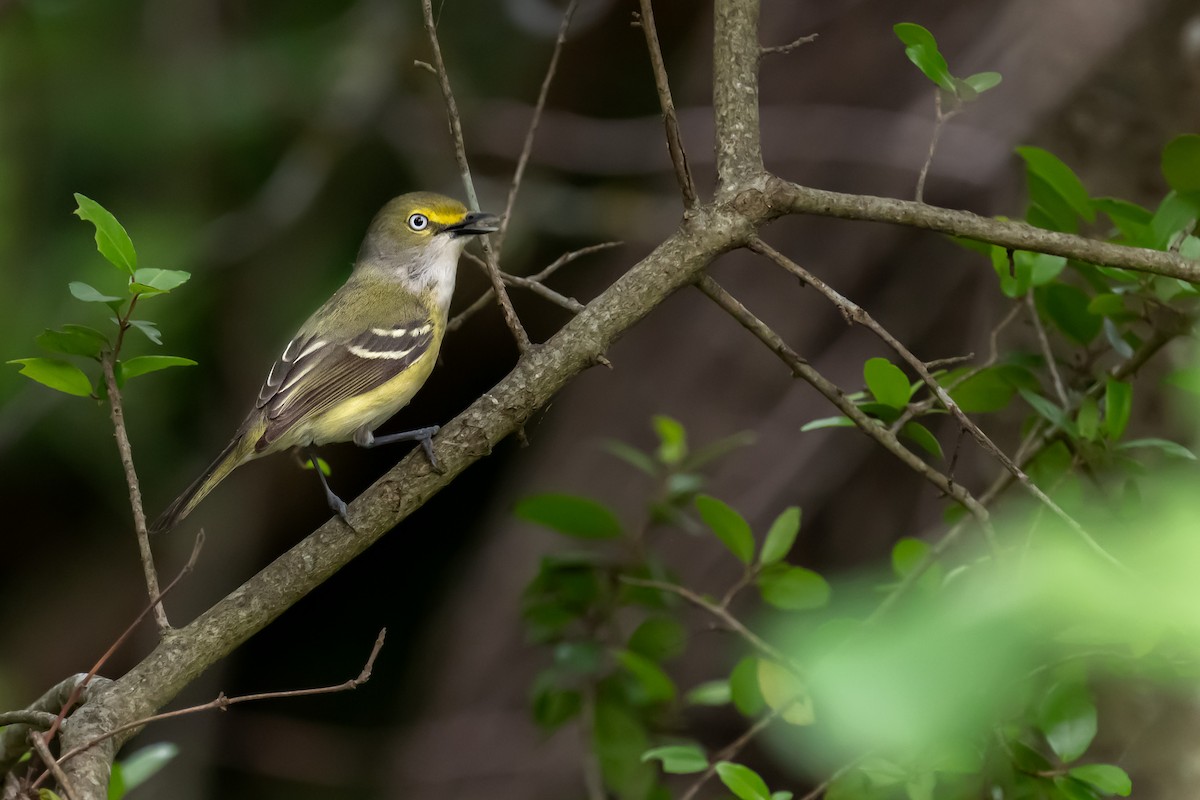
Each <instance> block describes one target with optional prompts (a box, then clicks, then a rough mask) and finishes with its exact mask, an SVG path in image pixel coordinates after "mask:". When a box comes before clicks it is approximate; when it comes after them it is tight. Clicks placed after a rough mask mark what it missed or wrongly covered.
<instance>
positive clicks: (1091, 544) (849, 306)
mask: <svg viewBox="0 0 1200 800" xmlns="http://www.w3.org/2000/svg"><path fill="white" fill-rule="evenodd" d="M750 249H751V250H754V251H755V252H757V253H761V254H762V255H764V256H766V257H767V258H769V259H770V260H771V261H773V262H775V263H776V264H778V265H779V266H781V267H783V268H784V269H785V270H787V271H788V272H790V273H792V274H793V275H795V276H797V277H799V278H800V279H801V280H803V281H805V282H806V283H808V284H809V285H811V286H813V287H814V288H815V289H816V290H817V291H819V292H820V293H821V294H823V295H825V297H826V298H828V299H829V301H830V302H832V303H833V304H834V305H835V306H836V307H837V308H838V309H839V310H840V311H842V313H843V314H847V315H849V316H850V317H852V318H853V319H854V321H855V322H857V323H859V324H860V325H862V326H864V327H865V328H867V329H868V330H870V331H871V332H872V333H874V334H875V335H876V336H878V337H879V338H880V339H881V340H883V341H884V342H885V343H886V344H887V345H888V346H889V347H890V348H892V350H894V351H895V352H896V354H897V355H898V356H900V358H901V359H903V360H904V361H906V362H907V363H908V364H909V366H911V367H912V368H913V369H914V370H916V371H917V374H918V375H920V376H921V379H922V380H924V381H925V384H926V386H928V387H929V389H930V391H932V392H933V393H934V395H935V396H936V397H937V398H938V400H939V401H940V402H941V404H942V405H943V406H944V407H945V409H946V410H947V411H949V412H950V413H951V414H952V415H953V416H954V418H955V419H956V420H958V422H959V424H960V425H962V426H963V427H964V428H966V429H967V431H968V432H969V433H970V434H971V436H972V437H973V438H974V439H975V441H976V442H978V443H979V446H980V447H982V448H983V449H984V450H985V451H986V452H987V453H989V454H990V455H991V456H992V457H993V458H995V459H996V460H997V461H999V462H1000V463H1001V464H1002V465H1003V466H1004V468H1005V469H1007V470H1008V471H1009V472H1011V473H1012V474H1013V477H1014V478H1016V479H1017V480H1018V481H1019V482H1020V483H1021V485H1022V486H1023V487H1024V488H1025V490H1026V491H1027V492H1029V493H1030V494H1031V495H1033V496H1034V497H1035V498H1036V499H1037V500H1038V501H1039V502H1041V503H1042V504H1043V505H1045V506H1046V507H1047V508H1049V509H1050V510H1051V511H1053V512H1054V514H1055V515H1056V516H1057V517H1058V518H1059V519H1060V520H1062V521H1063V522H1064V523H1066V525H1067V526H1068V527H1069V528H1070V529H1071V530H1072V531H1073V532H1074V533H1075V535H1076V536H1078V537H1079V538H1080V539H1081V540H1083V542H1084V544H1086V545H1087V546H1088V548H1089V549H1091V550H1092V552H1094V553H1095V554H1096V555H1097V556H1099V557H1100V558H1102V559H1103V560H1105V561H1107V562H1108V563H1109V564H1111V565H1112V566H1114V567H1116V568H1118V569H1120V570H1121V571H1122V572H1128V568H1127V567H1125V565H1124V564H1122V563H1121V562H1120V561H1119V560H1118V559H1117V558H1116V557H1115V556H1113V555H1112V554H1111V553H1109V552H1108V551H1107V550H1105V549H1104V547H1103V546H1102V545H1101V544H1100V543H1099V542H1098V541H1096V539H1095V538H1094V537H1093V536H1092V535H1091V534H1090V533H1088V531H1087V530H1086V529H1085V528H1084V527H1083V526H1082V525H1080V524H1079V522H1078V521H1077V520H1076V519H1075V518H1074V517H1072V516H1071V515H1070V514H1068V513H1067V512H1066V511H1064V510H1063V508H1062V507H1061V506H1060V505H1059V504H1058V503H1056V502H1054V501H1053V500H1052V499H1050V497H1049V496H1048V495H1047V494H1046V493H1045V492H1043V491H1042V490H1041V488H1040V487H1039V486H1038V485H1037V484H1035V483H1034V482H1033V481H1032V480H1031V479H1030V478H1029V476H1028V475H1026V474H1025V471H1024V470H1022V469H1021V468H1020V467H1019V466H1017V464H1016V462H1014V461H1013V460H1012V459H1011V458H1009V456H1008V454H1006V453H1005V452H1004V451H1003V450H1001V449H1000V448H999V447H997V446H996V443H995V442H993V441H992V440H991V438H990V437H989V436H988V435H987V434H986V433H984V432H983V430H982V429H981V428H980V427H979V426H978V425H976V424H975V422H974V420H972V419H971V418H970V417H968V416H967V415H966V414H965V413H964V412H963V410H962V409H961V408H959V407H958V404H957V403H956V402H954V399H953V398H951V397H950V395H949V393H948V392H946V390H945V389H944V388H942V386H941V384H939V383H938V382H937V380H936V379H935V378H934V377H933V375H932V374H931V373H930V372H929V370H928V369H926V368H925V362H923V361H921V359H919V358H917V357H916V356H915V355H913V354H912V352H911V351H910V350H909V349H908V348H907V347H905V346H904V345H903V344H902V343H901V342H900V340H898V339H897V338H896V337H895V336H893V335H892V334H891V333H890V332H888V330H887V329H886V328H884V327H883V326H882V325H880V324H879V323H878V322H876V321H875V319H874V318H873V317H871V315H870V314H868V313H867V312H866V311H865V310H863V308H861V307H860V306H859V305H858V304H856V303H854V302H853V301H851V300H849V299H847V298H845V297H843V296H842V295H841V294H839V293H838V292H836V291H835V290H834V289H833V288H832V287H830V286H829V285H828V284H826V283H825V282H824V281H822V280H821V279H819V278H817V277H816V276H815V275H813V274H812V273H810V272H809V271H808V270H806V269H804V268H803V267H801V266H800V265H799V264H796V263H795V262H793V261H792V260H791V259H789V258H788V257H787V256H785V255H783V254H782V253H780V252H779V251H778V250H775V249H773V248H771V247H770V246H768V245H766V244H765V243H763V242H762V241H760V240H758V239H755V240H754V241H752V242H751V243H750Z"/></svg>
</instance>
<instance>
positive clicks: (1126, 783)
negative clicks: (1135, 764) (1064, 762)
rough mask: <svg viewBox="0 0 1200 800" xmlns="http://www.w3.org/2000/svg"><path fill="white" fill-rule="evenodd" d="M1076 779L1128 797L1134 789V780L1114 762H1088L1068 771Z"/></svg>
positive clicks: (1107, 791) (1103, 790) (1109, 792)
mask: <svg viewBox="0 0 1200 800" xmlns="http://www.w3.org/2000/svg"><path fill="white" fill-rule="evenodd" d="M1067 774H1068V775H1070V776H1071V777H1072V778H1074V779H1075V780H1079V781H1083V782H1084V783H1088V784H1091V785H1092V786H1094V787H1096V788H1097V789H1098V790H1100V791H1101V792H1103V793H1104V794H1119V795H1120V796H1121V797H1128V796H1129V793H1130V792H1132V791H1133V782H1132V781H1130V780H1129V776H1128V775H1127V774H1125V770H1123V769H1121V768H1120V767H1118V766H1115V765H1113V764H1086V765H1084V766H1082V767H1072V768H1071V769H1070V770H1068V771H1067Z"/></svg>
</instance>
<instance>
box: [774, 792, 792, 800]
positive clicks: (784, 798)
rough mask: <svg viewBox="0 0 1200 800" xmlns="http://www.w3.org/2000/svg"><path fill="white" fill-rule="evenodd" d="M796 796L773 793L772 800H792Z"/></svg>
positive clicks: (786, 793) (790, 793)
mask: <svg viewBox="0 0 1200 800" xmlns="http://www.w3.org/2000/svg"><path fill="white" fill-rule="evenodd" d="M795 796H796V795H795V793H793V792H785V791H779V792H771V800H792V798H793V797H795Z"/></svg>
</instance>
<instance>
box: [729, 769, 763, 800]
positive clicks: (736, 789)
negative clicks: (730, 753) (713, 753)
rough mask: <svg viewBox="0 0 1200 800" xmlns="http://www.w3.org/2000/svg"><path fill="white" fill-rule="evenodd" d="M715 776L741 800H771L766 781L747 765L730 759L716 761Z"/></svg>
mask: <svg viewBox="0 0 1200 800" xmlns="http://www.w3.org/2000/svg"><path fill="white" fill-rule="evenodd" d="M717 777H718V778H720V779H721V783H723V784H725V786H726V787H727V788H728V789H729V791H731V792H733V793H734V794H735V795H737V796H738V797H739V798H741V800H771V790H770V789H768V788H767V784H766V781H764V780H763V779H762V778H761V777H759V775H758V773H757V772H755V771H754V770H752V769H750V768H749V767H746V766H743V765H741V764H734V763H733V762H732V761H718V762H717Z"/></svg>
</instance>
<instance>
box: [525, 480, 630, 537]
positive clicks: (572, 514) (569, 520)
mask: <svg viewBox="0 0 1200 800" xmlns="http://www.w3.org/2000/svg"><path fill="white" fill-rule="evenodd" d="M514 513H515V514H516V515H517V516H518V517H520V518H521V519H524V520H528V521H529V522H535V523H537V524H538V525H543V526H545V527H547V528H550V529H551V530H554V531H558V532H559V533H562V534H566V535H567V536H575V537H577V538H580V539H615V538H617V537H618V536H620V535H621V522H620V520H618V519H617V515H616V514H614V513H613V512H612V511H610V510H609V509H608V507H607V506H605V505H603V504H601V503H597V502H596V501H595V500H589V499H588V498H586V497H579V496H578V495H573V494H558V493H553V492H551V493H546V494H538V495H534V496H533V497H527V498H525V499H524V500H522V501H521V502H519V503H517V507H516V509H514Z"/></svg>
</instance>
